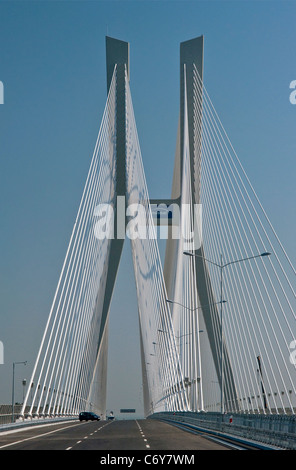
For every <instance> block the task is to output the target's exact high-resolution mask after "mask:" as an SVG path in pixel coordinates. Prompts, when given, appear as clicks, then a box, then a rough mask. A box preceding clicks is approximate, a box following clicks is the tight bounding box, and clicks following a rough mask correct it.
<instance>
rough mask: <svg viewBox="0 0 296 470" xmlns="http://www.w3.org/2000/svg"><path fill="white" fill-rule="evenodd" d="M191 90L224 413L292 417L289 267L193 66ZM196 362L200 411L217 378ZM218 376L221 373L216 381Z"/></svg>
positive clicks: (209, 403) (208, 404) (214, 397)
mask: <svg viewBox="0 0 296 470" xmlns="http://www.w3.org/2000/svg"><path fill="white" fill-rule="evenodd" d="M194 90H195V94H194V96H195V103H194V106H195V116H196V120H197V122H198V123H199V125H200V126H201V128H202V133H201V142H200V143H201V175H200V179H201V193H200V201H201V203H202V215H203V218H202V223H203V233H202V237H203V249H204V257H205V258H206V260H204V263H205V265H206V268H207V270H208V271H209V274H210V276H209V277H210V284H211V285H209V286H208V288H209V290H210V289H211V290H212V291H213V292H214V295H215V299H216V301H217V302H219V301H220V300H221V293H220V289H221V276H220V274H221V269H222V268H219V266H221V265H223V273H222V275H223V277H222V279H223V299H225V301H226V303H225V305H224V306H223V319H222V320H223V323H222V324H223V340H224V341H225V343H226V347H227V351H228V353H229V356H230V363H229V365H231V366H230V367H231V369H232V373H233V375H234V379H235V380H234V383H235V390H233V391H232V393H233V394H235V395H236V396H237V398H238V401H237V402H236V403H235V404H234V403H225V409H226V410H232V411H245V412H249V413H253V412H264V413H293V412H295V406H296V396H295V394H296V390H295V385H296V376H295V364H294V363H293V361H291V345H292V344H294V343H293V340H294V338H295V331H296V323H295V303H296V302H295V301H296V298H295V274H296V273H295V269H294V267H293V265H292V262H291V261H290V259H289V257H288V255H287V253H286V252H285V250H284V248H283V246H282V244H281V242H280V240H279V238H278V236H277V234H276V232H275V230H274V228H273V227H272V224H271V222H270V220H269V219H268V217H267V215H266V213H265V211H264V209H263V207H262V205H261V203H260V201H259V198H258V196H257V194H256V192H255V190H254V188H253V187H252V185H251V183H250V181H249V179H248V177H247V175H246V172H245V171H244V169H243V166H242V164H241V163H240V161H239V159H238V156H237V154H236V152H235V151H234V148H233V146H232V145H231V142H230V140H229V138H228V136H227V133H226V131H225V129H224V127H223V125H222V123H221V121H220V119H219V117H218V114H217V112H216V110H215V108H214V106H213V104H212V101H211V99H210V97H209V95H208V93H207V90H206V88H205V85H204V83H203V82H202V80H201V78H200V75H199V73H198V70H197V68H196V67H195V66H194ZM267 253H270V255H269V256H267ZM260 254H264V256H260ZM214 263H215V264H214ZM212 312H214V307H212ZM213 318H215V316H214V315H213ZM220 321H221V319H220ZM220 321H219V322H216V324H215V334H216V341H217V343H218V342H219V341H220V342H221V330H220V326H221V324H220ZM202 363H203V364H202V368H203V371H204V372H203V384H204V397H205V409H208V410H214V409H217V408H218V409H219V407H220V405H221V404H219V403H218V400H219V381H218V380H217V375H216V376H215V377H213V376H211V375H209V374H208V371H209V370H211V368H210V367H208V364H207V356H206V357H205V356H203V358H202ZM220 373H221V370H220V371H218V377H219V374H220ZM213 384H216V386H215V385H213ZM227 386H229V384H227V383H225V387H227ZM206 397H207V398H206ZM215 401H216V403H215Z"/></svg>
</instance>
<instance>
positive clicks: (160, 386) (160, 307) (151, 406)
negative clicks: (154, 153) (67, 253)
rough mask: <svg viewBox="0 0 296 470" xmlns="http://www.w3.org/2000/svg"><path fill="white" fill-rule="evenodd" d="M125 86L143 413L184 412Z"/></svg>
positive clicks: (182, 389) (176, 357)
mask: <svg viewBox="0 0 296 470" xmlns="http://www.w3.org/2000/svg"><path fill="white" fill-rule="evenodd" d="M126 86H127V118H126V122H127V166H126V169H127V206H128V207H129V208H130V211H131V212H130V214H129V221H128V224H127V234H128V236H129V238H130V240H131V247H132V256H133V264H134V272H135V279H136V287H137V297H138V309H139V319H140V330H141V344H142V348H143V356H142V369H143V386H144V398H145V412H146V414H147V415H148V414H151V413H154V412H158V411H173V410H187V409H188V403H187V395H186V393H185V386H184V380H183V374H182V370H181V367H180V362H179V355H178V350H177V344H176V338H175V334H174V329H173V323H172V318H171V313H170V309H169V306H168V303H167V294H166V288H165V283H164V278H163V270H162V265H161V259H160V254H159V250H158V244H157V240H156V229H155V226H154V222H153V217H152V212H151V206H150V200H149V194H148V189H147V184H146V179H145V173H144V168H143V162H142V156H141V150H140V145H139V141H138V135H137V129H136V123H135V117H134V112H133V105H132V99H131V93H130V89H129V85H128V82H127V84H126Z"/></svg>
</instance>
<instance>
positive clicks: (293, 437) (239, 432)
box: [149, 412, 296, 450]
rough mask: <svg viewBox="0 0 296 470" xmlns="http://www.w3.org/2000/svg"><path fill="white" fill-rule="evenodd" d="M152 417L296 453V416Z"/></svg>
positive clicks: (183, 414) (165, 414) (169, 414)
mask: <svg viewBox="0 0 296 470" xmlns="http://www.w3.org/2000/svg"><path fill="white" fill-rule="evenodd" d="M149 418H152V419H160V420H165V421H170V422H173V423H182V424H183V425H190V426H192V427H196V428H202V429H207V430H211V431H215V432H219V433H222V434H225V435H229V436H233V437H240V438H243V439H247V440H250V441H252V442H254V441H256V442H258V443H264V444H266V445H269V446H274V447H276V448H279V449H289V450H296V415H290V416H287V415H247V414H225V415H223V416H222V417H221V414H220V413H211V412H208V413H205V412H200V413H194V412H175V413H173V412H163V413H155V414H153V415H151V416H149Z"/></svg>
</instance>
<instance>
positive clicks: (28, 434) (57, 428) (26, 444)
mask: <svg viewBox="0 0 296 470" xmlns="http://www.w3.org/2000/svg"><path fill="white" fill-rule="evenodd" d="M0 450H14V451H15V450H67V451H73V450H97V451H104V452H105V451H118V450H121V451H132V450H134V451H146V452H147V451H149V452H151V451H155V450H156V451H158V450H159V451H166V450H171V451H176V450H178V451H190V450H228V448H227V447H225V446H223V445H222V444H219V443H215V442H213V441H211V440H209V439H207V438H206V437H203V436H202V435H194V434H192V433H189V432H186V431H183V430H181V429H179V428H177V427H175V426H172V425H170V424H166V423H162V422H159V421H156V420H149V419H148V420H144V419H143V420H130V421H116V420H115V421H99V422H98V421H93V422H85V421H84V422H81V423H80V422H79V421H78V420H77V421H74V422H73V421H68V422H64V423H56V424H49V425H47V424H46V425H42V426H33V427H26V428H23V429H21V430H18V431H6V432H4V433H3V432H1V433H0ZM77 455H78V454H77Z"/></svg>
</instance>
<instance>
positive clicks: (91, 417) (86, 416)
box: [79, 411, 100, 421]
mask: <svg viewBox="0 0 296 470" xmlns="http://www.w3.org/2000/svg"><path fill="white" fill-rule="evenodd" d="M79 421H100V417H99V416H98V415H96V414H95V413H92V412H91V411H82V412H81V413H79Z"/></svg>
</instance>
